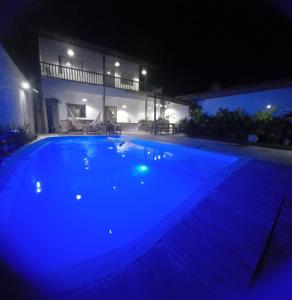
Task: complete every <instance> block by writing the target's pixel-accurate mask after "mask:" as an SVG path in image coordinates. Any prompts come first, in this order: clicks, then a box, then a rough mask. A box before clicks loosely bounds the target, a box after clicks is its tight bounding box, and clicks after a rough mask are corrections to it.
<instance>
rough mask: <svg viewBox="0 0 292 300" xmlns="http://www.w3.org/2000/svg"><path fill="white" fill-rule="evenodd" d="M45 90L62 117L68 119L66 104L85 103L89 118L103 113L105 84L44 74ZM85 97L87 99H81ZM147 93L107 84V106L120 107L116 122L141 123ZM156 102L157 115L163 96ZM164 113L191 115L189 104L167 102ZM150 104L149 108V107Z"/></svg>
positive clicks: (151, 116) (173, 120) (150, 116)
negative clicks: (87, 82) (99, 84)
mask: <svg viewBox="0 0 292 300" xmlns="http://www.w3.org/2000/svg"><path fill="white" fill-rule="evenodd" d="M42 90H43V98H44V101H45V99H46V98H53V99H57V100H58V103H59V104H58V106H59V120H67V117H68V116H67V109H66V104H68V103H69V104H83V105H86V118H80V119H84V120H95V119H96V117H97V116H98V115H99V113H101V118H102V117H103V87H102V86H98V85H90V84H85V83H77V82H71V81H66V80H60V79H53V78H42ZM82 98H86V99H87V100H88V101H87V102H82ZM146 99H147V96H146V95H144V94H142V93H134V92H129V91H125V90H121V89H114V88H106V106H116V107H117V122H118V123H123V124H125V125H126V124H133V123H138V122H139V120H142V119H145V104H146ZM153 101H154V100H153V98H151V97H148V111H147V114H148V119H149V120H154V110H153ZM157 105H158V106H159V107H158V108H157V119H158V118H159V116H160V100H159V99H158V101H157ZM165 105H166V106H167V107H166V108H165V116H166V117H169V121H170V122H171V123H176V122H178V121H179V120H180V119H182V118H185V117H188V115H189V107H188V106H187V105H182V104H177V103H173V102H168V101H167V102H166V104H165ZM149 108H150V109H149Z"/></svg>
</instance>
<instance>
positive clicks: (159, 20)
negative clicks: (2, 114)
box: [0, 0, 292, 95]
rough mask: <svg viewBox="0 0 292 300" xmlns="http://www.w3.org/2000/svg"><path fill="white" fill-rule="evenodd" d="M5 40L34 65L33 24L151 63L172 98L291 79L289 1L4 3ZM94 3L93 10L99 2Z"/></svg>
mask: <svg viewBox="0 0 292 300" xmlns="http://www.w3.org/2000/svg"><path fill="white" fill-rule="evenodd" d="M1 3H2V4H1V9H0V20H1V21H0V22H1V24H0V25H1V39H2V41H3V42H4V44H5V45H7V47H8V48H9V49H8V50H9V51H10V52H11V53H12V55H13V57H16V60H17V59H18V60H19V57H20V60H21V59H22V61H23V64H22V65H23V66H24V67H23V68H24V69H28V68H29V63H28V62H29V55H30V53H29V46H27V41H26V34H25V30H26V28H27V27H31V26H32V27H41V28H43V29H48V30H53V31H56V32H60V33H64V34H68V35H72V36H75V37H77V38H80V39H84V40H86V41H89V42H94V43H97V44H101V45H105V46H108V47H112V48H114V49H117V50H120V51H123V52H126V53H128V54H130V55H133V56H136V57H137V58H140V59H143V60H145V61H147V62H149V63H150V64H151V65H153V67H152V68H151V69H150V72H149V80H150V82H151V83H152V84H153V85H155V86H157V87H159V86H163V89H164V92H165V93H166V94H168V95H180V94H186V93H194V92H199V91H205V90H208V89H209V88H210V86H212V85H214V83H215V82H218V83H219V85H220V86H222V87H228V86H233V85H238V84H248V83H256V82H260V81H264V80H271V79H277V78H285V77H290V76H292V43H291V40H292V23H291V21H290V19H291V20H292V7H291V1H289V0H262V1H258V0H253V1H247V0H245V1H242V0H226V1H219V0H217V1H215V0H202V1H197V0H193V1H189V2H184V1H177V2H171V1H158V0H157V1H137V0H136V1H131V2H129V1H118V2H117V1H109V0H106V1H92V2H91V1H87V0H82V1H79V2H77V1H55V0H50V1H44V0H38V1H36V0H22V1H11V0H10V1H4V3H3V1H2V2H1ZM93 3H94V4H95V5H94V4H93Z"/></svg>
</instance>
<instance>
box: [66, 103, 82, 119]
mask: <svg viewBox="0 0 292 300" xmlns="http://www.w3.org/2000/svg"><path fill="white" fill-rule="evenodd" d="M67 111H68V117H71V118H72V117H76V118H86V105H82V104H67Z"/></svg>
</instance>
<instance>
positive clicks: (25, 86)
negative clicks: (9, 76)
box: [21, 81, 30, 90]
mask: <svg viewBox="0 0 292 300" xmlns="http://www.w3.org/2000/svg"><path fill="white" fill-rule="evenodd" d="M21 87H22V88H23V89H24V90H28V89H29V88H30V84H29V83H28V82H27V81H23V82H22V83H21Z"/></svg>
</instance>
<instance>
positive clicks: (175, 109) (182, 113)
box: [147, 97, 189, 123]
mask: <svg viewBox="0 0 292 300" xmlns="http://www.w3.org/2000/svg"><path fill="white" fill-rule="evenodd" d="M161 105H165V117H166V118H167V119H168V120H169V122H170V123H177V122H179V120H181V119H183V118H187V117H189V106H188V105H184V104H178V103H175V102H170V101H164V102H161V101H160V99H159V98H158V99H157V101H156V107H157V108H156V118H157V119H158V118H159V117H160V106H161ZM147 106H148V108H147V117H148V120H151V121H153V120H154V99H153V98H152V97H149V98H148V105H147Z"/></svg>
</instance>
